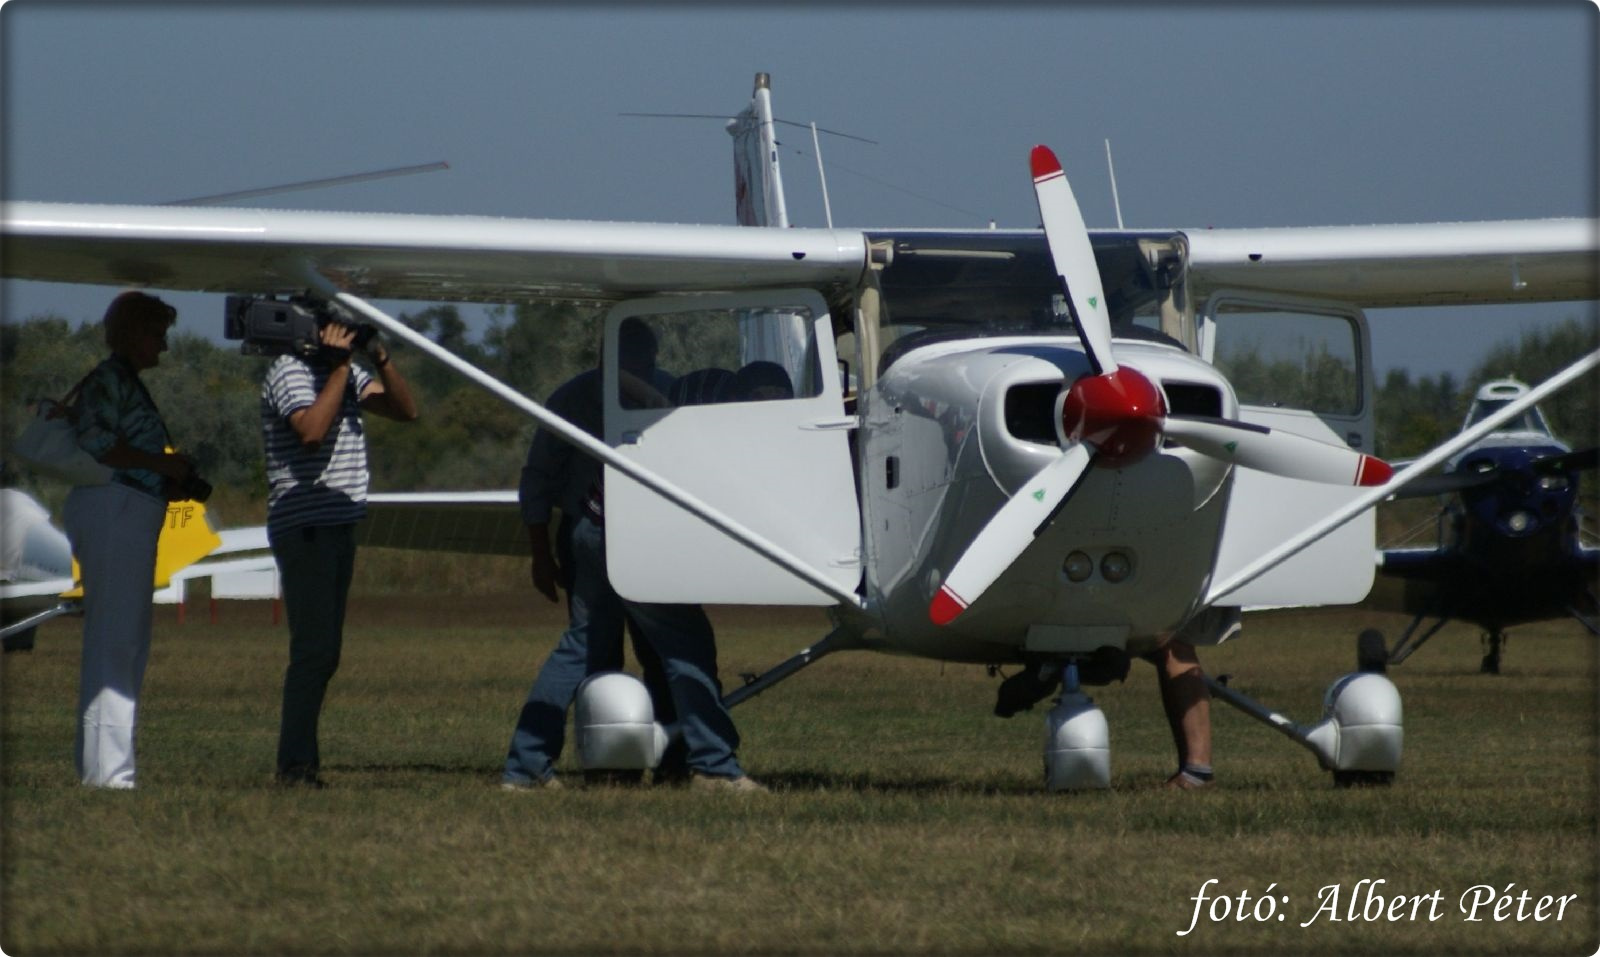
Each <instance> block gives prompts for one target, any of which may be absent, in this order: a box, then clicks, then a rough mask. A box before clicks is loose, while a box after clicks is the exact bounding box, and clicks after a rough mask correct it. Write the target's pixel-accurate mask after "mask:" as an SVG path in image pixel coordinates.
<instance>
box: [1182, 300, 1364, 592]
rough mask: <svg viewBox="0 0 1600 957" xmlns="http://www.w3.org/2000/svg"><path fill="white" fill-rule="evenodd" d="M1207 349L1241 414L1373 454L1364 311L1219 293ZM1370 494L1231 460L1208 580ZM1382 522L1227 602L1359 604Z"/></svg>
mask: <svg viewBox="0 0 1600 957" xmlns="http://www.w3.org/2000/svg"><path fill="white" fill-rule="evenodd" d="M1201 348H1202V352H1203V354H1204V355H1205V357H1206V358H1207V359H1208V360H1209V361H1211V362H1212V364H1214V365H1215V366H1216V367H1217V368H1218V369H1219V370H1221V371H1222V372H1223V374H1225V375H1226V376H1227V377H1228V381H1229V383H1230V384H1231V385H1232V386H1233V388H1234V392H1235V393H1236V394H1237V396H1238V399H1239V418H1240V419H1242V420H1244V421H1246V422H1251V423H1254V424H1256V425H1264V426H1266V427H1268V428H1272V429H1282V430H1284V431H1285V432H1294V433H1296V434H1299V435H1304V436H1307V437H1309V438H1313V439H1320V440H1322V441H1324V442H1330V443H1340V444H1346V445H1349V446H1350V447H1351V448H1355V449H1359V450H1361V451H1363V452H1367V453H1368V454H1371V453H1372V452H1373V447H1374V434H1373V410H1372V392H1373V385H1372V359H1371V350H1370V347H1369V340H1368V335H1367V326H1366V318H1365V317H1364V316H1363V315H1362V313H1361V310H1360V309H1357V308H1355V307H1354V306H1349V305H1345V304H1341V303H1329V302H1321V301H1310V300H1298V299H1291V298H1287V297H1277V296H1274V297H1272V298H1271V299H1263V298H1261V297H1259V296H1255V297H1251V296H1234V295H1229V294H1227V293H1219V294H1217V295H1215V296H1213V297H1212V298H1211V300H1210V301H1209V302H1208V303H1207V304H1206V308H1205V310H1204V315H1203V317H1202V321H1201ZM1365 491H1366V490H1365V489H1362V488H1357V487H1342V486H1336V485H1322V484H1318V483H1316V482H1304V481H1300V480H1297V479H1288V478H1281V477H1279V476H1275V475H1268V474H1266V473H1264V472H1257V471H1254V470H1252V469H1235V470H1234V478H1233V491H1232V494H1231V496H1230V498H1229V500H1228V513H1227V516H1226V518H1225V520H1224V526H1223V535H1222V541H1221V543H1220V545H1219V546H1218V550H1217V560H1216V570H1215V572H1214V573H1213V580H1214V581H1224V580H1226V579H1227V578H1229V577H1231V576H1232V575H1233V574H1234V572H1236V571H1238V570H1239V569H1241V568H1243V567H1244V566H1246V565H1248V564H1250V563H1251V562H1253V561H1255V560H1256V559H1257V558H1258V557H1260V556H1261V555H1263V554H1265V553H1266V552H1267V551H1269V550H1270V549H1271V548H1273V547H1274V546H1276V545H1278V544H1280V543H1282V542H1284V541H1286V540H1288V539H1289V538H1290V537H1292V536H1294V535H1296V534H1298V533H1300V532H1301V531H1303V530H1305V529H1306V528H1308V527H1310V526H1311V525H1312V524H1314V523H1315V522H1317V521H1318V520H1319V519H1321V518H1323V517H1325V516H1327V515H1329V514H1331V513H1333V512H1334V511H1336V510H1338V509H1339V508H1341V507H1343V506H1344V505H1345V504H1346V503H1348V502H1350V501H1351V500H1353V499H1355V498H1356V497H1358V496H1360V495H1361V494H1362V493H1363V492H1365ZM1375 528H1376V520H1375V517H1374V515H1373V513H1372V512H1371V511H1370V510H1369V511H1367V512H1366V513H1364V514H1362V515H1361V516H1359V517H1357V518H1355V519H1353V520H1351V521H1350V522H1348V523H1346V524H1345V525H1344V526H1343V527H1341V528H1340V529H1338V530H1337V531H1335V532H1333V533H1332V534H1330V535H1328V536H1327V537H1326V538H1324V539H1322V540H1321V541H1319V542H1317V543H1316V544H1315V545H1312V546H1311V547H1309V548H1307V549H1306V550H1304V551H1302V552H1300V553H1299V554H1298V555H1296V556H1294V557H1293V558H1291V559H1289V560H1288V561H1286V562H1284V563H1283V564H1281V565H1279V566H1277V567H1276V568H1274V569H1273V570H1272V571H1270V572H1268V573H1266V574H1265V575H1262V576H1261V577H1260V578H1258V579H1256V580H1255V581H1254V582H1251V583H1250V584H1248V585H1246V586H1244V587H1243V588H1241V589H1238V590H1236V591H1234V592H1232V593H1230V594H1229V595H1227V596H1224V597H1223V599H1222V603H1223V604H1227V605H1243V606H1247V607H1273V606H1285V605H1343V604H1351V603H1354V602H1358V601H1361V600H1362V599H1363V598H1365V597H1366V595H1367V592H1368V591H1370V590H1371V588H1372V580H1373V575H1374V573H1375V569H1376V564H1375V562H1374V560H1373V555H1374V549H1375V542H1374V531H1375Z"/></svg>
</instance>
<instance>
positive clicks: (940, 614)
mask: <svg viewBox="0 0 1600 957" xmlns="http://www.w3.org/2000/svg"><path fill="white" fill-rule="evenodd" d="M966 610H967V603H966V602H964V601H962V600H961V599H960V598H958V597H956V593H955V592H953V591H951V590H950V589H949V588H940V589H939V594H937V595H934V596H933V603H932V604H931V605H929V606H928V617H929V618H930V619H931V620H932V621H933V623H934V624H935V625H948V624H950V623H951V622H952V621H955V620H956V617H957V616H958V615H960V614H961V613H962V612H964V611H966Z"/></svg>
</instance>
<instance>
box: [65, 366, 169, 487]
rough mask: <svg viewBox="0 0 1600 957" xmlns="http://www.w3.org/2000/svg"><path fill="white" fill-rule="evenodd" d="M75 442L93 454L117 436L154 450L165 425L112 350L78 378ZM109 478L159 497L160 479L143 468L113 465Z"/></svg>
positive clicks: (162, 440) (162, 443)
mask: <svg viewBox="0 0 1600 957" xmlns="http://www.w3.org/2000/svg"><path fill="white" fill-rule="evenodd" d="M76 408H77V410H78V420H77V423H76V427H77V431H78V447H79V448H81V449H83V450H84V451H85V452H88V453H89V454H90V455H92V456H94V457H95V458H97V459H98V458H100V457H101V456H102V455H105V454H106V453H107V452H109V451H111V448H112V446H114V445H116V444H117V437H118V436H121V437H122V440H123V441H124V442H126V443H127V444H128V445H130V446H132V447H133V448H136V449H140V450H142V451H145V452H150V453H153V454H155V455H160V454H161V453H162V452H164V451H166V445H167V427H166V424H165V423H163V422H162V421H161V413H160V412H159V411H157V409H156V404H155V401H154V400H153V399H151V398H150V393H149V392H148V391H146V390H145V388H144V386H143V384H142V383H140V382H139V375H138V373H137V372H135V371H134V370H133V367H132V366H130V365H128V364H127V363H126V362H125V361H123V360H122V359H121V358H119V357H117V356H112V357H111V358H109V359H107V360H105V361H104V362H102V363H100V364H99V365H97V366H95V367H94V371H93V372H90V373H89V377H88V378H87V379H85V380H84V382H83V390H82V391H81V392H80V393H79V395H78V402H77V406H76ZM111 480H112V481H113V482H120V483H121V484H123V485H127V486H129V487H131V488H134V489H137V490H139V491H141V492H145V493H147V494H150V495H153V496H155V497H156V498H159V499H161V500H163V501H165V500H166V493H165V491H164V490H163V482H164V481H165V480H164V479H163V478H162V476H161V475H159V474H157V473H155V472H152V471H150V470H149V469H115V470H113V475H112V478H111Z"/></svg>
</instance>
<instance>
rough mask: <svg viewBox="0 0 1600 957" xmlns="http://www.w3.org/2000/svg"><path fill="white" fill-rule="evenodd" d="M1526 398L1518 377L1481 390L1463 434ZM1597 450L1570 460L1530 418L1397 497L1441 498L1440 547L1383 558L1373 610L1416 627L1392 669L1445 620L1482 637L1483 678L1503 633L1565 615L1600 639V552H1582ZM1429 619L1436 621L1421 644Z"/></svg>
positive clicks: (1540, 422) (1532, 412) (1495, 666)
mask: <svg viewBox="0 0 1600 957" xmlns="http://www.w3.org/2000/svg"><path fill="white" fill-rule="evenodd" d="M1527 392H1528V387H1527V386H1526V385H1524V384H1523V383H1521V382H1517V381H1516V380H1514V379H1502V380H1499V381H1496V382H1490V383H1488V384H1487V385H1485V386H1483V387H1482V388H1481V389H1479V390H1478V394H1477V396H1476V398H1475V399H1474V400H1473V403H1472V408H1471V409H1470V410H1469V411H1468V413H1467V420H1466V422H1465V424H1464V425H1463V426H1462V428H1463V430H1465V429H1467V428H1470V427H1471V426H1473V425H1474V424H1476V423H1478V422H1481V421H1482V420H1483V419H1485V418H1487V417H1488V416H1489V415H1491V414H1493V413H1494V412H1495V411H1496V410H1498V409H1500V408H1503V407H1504V406H1505V405H1506V404H1507V403H1510V402H1512V401H1514V400H1516V399H1517V398H1519V397H1520V396H1523V395H1525V394H1526V393H1527ZM1595 462H1596V449H1593V448H1590V449H1585V450H1582V451H1577V452H1574V451H1572V449H1571V448H1570V447H1568V446H1567V445H1566V444H1565V443H1563V442H1560V441H1559V440H1557V439H1556V438H1555V436H1554V435H1552V434H1551V431H1550V427H1549V426H1548V425H1547V424H1546V423H1545V420H1544V416H1542V415H1541V414H1540V413H1539V411H1538V409H1537V408H1530V409H1528V411H1526V412H1525V413H1523V414H1522V415H1521V416H1520V417H1518V418H1515V419H1512V420H1511V421H1509V422H1507V423H1506V424H1505V425H1504V426H1503V427H1502V428H1501V429H1499V430H1498V431H1495V432H1491V433H1490V434H1488V435H1487V436H1485V437H1484V438H1483V440H1482V441H1480V442H1478V443H1477V444H1476V445H1473V446H1472V447H1470V448H1468V449H1467V450H1466V451H1464V452H1462V453H1461V454H1460V455H1458V456H1456V457H1455V458H1454V459H1452V460H1450V462H1449V463H1448V464H1447V466H1446V470H1445V472H1444V473H1442V474H1440V475H1437V476H1431V477H1426V478H1423V479H1420V480H1418V481H1417V482H1415V483H1413V484H1412V485H1411V486H1410V487H1408V488H1407V489H1406V490H1405V491H1404V492H1402V493H1401V495H1400V496H1399V497H1402V498H1410V497H1416V496H1421V495H1442V496H1447V499H1446V504H1445V505H1444V507H1443V509H1442V510H1441V511H1440V513H1439V518H1438V536H1439V539H1438V545H1437V546H1435V547H1432V548H1394V549H1386V550H1385V551H1384V552H1383V555H1382V560H1381V564H1380V565H1379V569H1378V571H1379V578H1378V581H1377V583H1376V584H1375V585H1374V588H1373V593H1372V596H1371V600H1372V602H1373V604H1374V605H1376V606H1377V607H1381V608H1386V609H1393V610H1396V611H1404V612H1406V613H1408V614H1412V615H1414V616H1415V617H1414V618H1413V619H1412V621H1411V624H1410V625H1409V626H1408V627H1407V628H1406V631H1405V634H1403V635H1402V636H1401V638H1400V640H1399V641H1398V642H1397V643H1396V644H1395V646H1394V648H1393V650H1392V651H1390V652H1389V654H1388V663H1389V664H1399V663H1400V662H1401V661H1404V660H1405V659H1406V658H1407V657H1408V656H1409V655H1410V654H1411V653H1412V652H1414V651H1416V650H1417V649H1418V648H1420V647H1422V644H1423V642H1425V641H1427V640H1428V639H1429V638H1431V637H1433V635H1434V633H1435V632H1437V631H1438V630H1439V629H1440V628H1442V627H1444V625H1445V623H1446V622H1448V621H1451V620H1453V619H1454V620H1460V621H1466V622H1471V623H1473V624H1475V625H1477V626H1478V627H1480V628H1482V629H1483V631H1484V636H1485V637H1484V641H1485V647H1484V656H1483V662H1482V667H1481V670H1482V671H1483V672H1485V673H1489V674H1498V673H1499V671H1500V654H1501V651H1502V649H1503V648H1504V645H1505V639H1506V637H1507V635H1506V629H1507V628H1509V627H1511V626H1513V625H1520V624H1527V623H1529V622H1535V621H1545V620H1549V619H1556V618H1567V617H1571V618H1573V619H1576V620H1577V621H1578V622H1580V623H1581V624H1582V625H1583V626H1584V627H1585V628H1587V629H1588V630H1589V631H1590V633H1592V634H1594V635H1597V636H1600V604H1597V601H1596V578H1597V573H1600V548H1594V547H1591V546H1588V545H1586V544H1584V542H1583V541H1582V538H1583V536H1584V529H1583V528H1582V524H1581V523H1582V518H1583V513H1582V511H1581V510H1580V508H1579V507H1578V480H1579V476H1580V474H1581V472H1582V471H1583V470H1585V469H1592V468H1594V467H1595ZM1429 619H1434V623H1433V625H1432V626H1431V627H1429V628H1428V629H1427V630H1426V631H1424V632H1422V633H1421V634H1420V635H1419V634H1418V629H1419V628H1421V627H1422V625H1423V623H1424V622H1426V621H1428V620H1429Z"/></svg>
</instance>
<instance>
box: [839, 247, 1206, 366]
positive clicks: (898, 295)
mask: <svg viewBox="0 0 1600 957" xmlns="http://www.w3.org/2000/svg"><path fill="white" fill-rule="evenodd" d="M868 238H869V241H871V242H872V243H874V244H881V245H887V246H889V248H890V249H891V250H892V258H891V260H890V262H889V264H888V265H887V266H885V267H884V268H883V269H882V270H881V271H880V272H879V273H878V277H877V278H878V289H879V292H880V293H881V295H882V302H881V305H880V314H879V316H878V329H879V339H880V343H879V344H880V347H881V348H882V349H883V351H882V353H881V355H882V359H881V361H880V362H879V363H878V365H879V368H880V369H882V368H887V367H888V366H889V365H890V364H891V363H893V361H894V360H895V359H896V358H897V357H898V356H900V355H903V354H904V353H905V352H906V351H908V350H909V349H912V348H915V347H918V346H921V345H926V344H929V343H932V342H938V341H942V340H946V339H954V338H961V339H970V338H981V337H992V336H1016V335H1043V336H1050V335H1060V336H1074V337H1075V336H1076V335H1077V330H1076V329H1074V328H1073V325H1072V322H1071V320H1070V319H1069V318H1068V317H1067V316H1066V315H1065V312H1064V310H1062V309H1061V308H1060V307H1059V305H1058V300H1059V297H1060V295H1061V285H1060V282H1059V280H1058V279H1057V277H1056V271H1055V265H1054V262H1053V260H1052V259H1051V256H1050V248H1049V246H1048V244H1047V243H1046V241H1045V238H1044V234H1043V233H1042V232H1039V231H1037V230H1029V231H1026V232H1017V231H1000V230H988V231H975V232H961V233H951V232H933V231H927V232H922V231H915V232H896V233H877V234H869V236H868ZM1091 240H1092V242H1093V245H1094V251H1095V259H1096V261H1097V263H1098V265H1099V268H1100V277H1101V284H1102V286H1103V287H1104V290H1103V291H1104V293H1105V302H1106V308H1107V310H1108V312H1109V314H1110V316H1111V321H1112V334H1113V336H1118V337H1127V338H1140V339H1157V340H1161V341H1166V342H1169V343H1171V344H1173V345H1176V346H1179V347H1180V348H1185V349H1189V350H1190V351H1193V349H1194V335H1193V316H1192V314H1189V312H1188V310H1187V309H1186V302H1187V299H1186V296H1185V295H1184V293H1183V288H1182V287H1183V276H1184V266H1183V263H1184V259H1185V252H1184V250H1185V248H1186V247H1185V246H1184V243H1183V238H1182V237H1181V236H1179V235H1175V234H1168V233H1156V234H1150V235H1139V234H1129V233H1118V234H1115V235H1112V236H1091Z"/></svg>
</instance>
